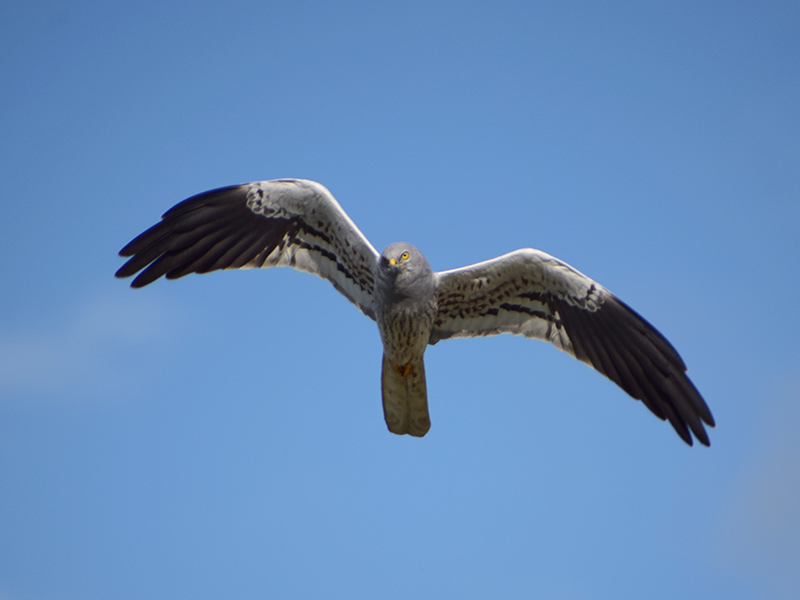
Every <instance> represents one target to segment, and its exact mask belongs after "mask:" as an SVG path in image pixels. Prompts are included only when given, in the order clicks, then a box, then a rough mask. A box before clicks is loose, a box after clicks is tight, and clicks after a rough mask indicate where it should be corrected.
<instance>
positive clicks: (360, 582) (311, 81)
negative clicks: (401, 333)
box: [0, 0, 800, 600]
mask: <svg viewBox="0 0 800 600" xmlns="http://www.w3.org/2000/svg"><path fill="white" fill-rule="evenodd" d="M2 17H3V18H2V19H0V83H2V85H0V106H2V110H0V181H2V187H3V190H4V194H3V200H2V201H1V202H0V254H1V255H2V256H3V258H4V260H2V263H0V280H2V282H3V284H2V291H1V292H0V600H41V599H57V600H61V599H73V598H74V599H94V598H97V599H100V598H103V599H105V598H118V599H125V598H137V599H138V598H143V597H147V598H176V597H178V598H180V597H192V598H219V597H236V598H265V597H271V598H280V597H295V598H301V597H309V598H310V597H326V598H408V597H411V596H413V597H419V598H460V599H463V598H487V597H503V598H547V599H550V598H552V599H592V598H614V599H621V598H622V599H625V598H636V599H639V598H656V599H660V598H664V599H666V598H670V599H671V598H675V597H683V598H699V597H703V598H707V599H717V598H719V599H722V598H724V599H740V598H741V599H745V598H796V597H798V594H799V593H800V568H798V565H800V545H798V544H797V540H798V539H800V508H798V506H800V503H799V502H798V498H799V497H800V436H798V435H797V432H796V423H797V422H798V420H800V350H798V345H797V341H796V339H797V338H796V336H797V334H798V328H799V327H800V319H798V317H797V298H798V297H800V284H799V283H798V275H800V268H798V256H800V234H799V233H798V232H799V231H800V111H798V108H797V107H798V106H800V68H798V65H800V36H798V34H797V33H798V30H800V5H798V4H797V3H796V2H770V1H766V2H759V3H755V2H750V3H747V2H681V1H677V2H676V1H674V0H673V1H670V2H648V3H646V4H645V3H636V2H613V3H596V2H584V3H580V2H559V3H537V2H527V3H498V2H493V3H488V2H487V3H479V2H451V3H443V2H430V1H429V2H419V3H416V2H404V3H394V4H391V5H390V4H388V3H384V4H378V3H368V2H363V3H314V2H297V1H295V2H286V3H273V2H263V3H241V2H226V3H219V4H214V3H194V4H191V5H190V4H188V3H172V2H163V1H161V2H153V3H144V2H142V3H131V4H128V5H121V4H118V3H107V2H102V3H101V2H59V3H47V2H44V3H43V2H28V3H25V4H24V6H23V5H22V3H15V5H14V6H11V5H7V6H5V7H4V8H3V9H2ZM278 177H303V178H308V179H314V180H317V181H320V182H321V183H323V184H324V185H326V186H327V187H328V188H329V189H330V190H331V191H332V193H333V194H334V195H335V196H336V197H337V199H338V200H339V202H340V203H341V204H342V206H343V207H344V209H345V210H346V211H347V212H348V214H349V215H350V216H351V217H352V219H353V220H354V221H355V222H356V223H357V225H358V226H359V228H360V229H361V230H362V231H363V232H364V233H365V234H366V235H367V236H368V237H369V238H370V240H371V241H372V243H373V244H374V245H375V246H376V247H377V248H378V249H379V250H380V249H382V248H383V247H384V246H386V245H387V244H389V243H391V242H394V241H400V240H403V241H408V242H411V243H413V244H414V245H416V246H417V247H419V248H420V249H421V250H422V251H423V252H424V253H425V255H426V256H427V258H428V259H429V261H430V263H431V265H432V266H433V268H434V269H436V270H445V269H450V268H455V267H459V266H463V265H465V264H469V263H473V262H477V261H480V260H484V259H487V258H490V257H494V256H497V255H500V254H503V253H505V252H508V251H511V250H514V249H516V248H521V247H534V248H539V249H541V250H544V251H546V252H549V253H551V254H553V255H555V256H557V257H559V258H561V259H563V260H565V261H567V262H569V263H571V264H572V265H573V266H575V267H576V268H578V269H580V270H581V271H583V272H584V273H586V274H587V275H589V276H590V277H593V278H594V279H596V280H598V281H599V282H601V283H602V284H603V285H605V286H606V287H608V288H609V289H610V290H612V291H613V292H614V293H615V294H617V295H618V296H619V297H620V298H622V299H623V300H624V301H626V302H627V303H628V304H630V305H631V306H633V307H634V308H635V309H636V310H637V311H638V312H640V313H641V314H643V315H644V316H645V317H646V318H647V319H648V320H649V321H650V322H652V323H653V324H654V325H655V326H656V327H657V328H658V329H659V330H660V331H661V332H662V333H664V335H666V336H667V338H668V339H669V340H670V341H671V342H672V343H673V344H674V345H675V346H676V347H677V349H678V350H679V352H680V353H681V355H682V356H683V358H684V360H685V361H686V363H687V365H688V366H689V374H690V376H691V378H692V380H693V381H694V382H695V384H696V385H697V387H698V388H699V389H700V391H701V392H702V393H703V395H704V397H705V398H706V400H707V402H708V404H709V405H710V407H711V409H712V411H713V413H714V416H715V418H716V419H717V423H718V427H717V428H716V429H714V430H712V431H711V432H710V434H711V440H712V446H711V448H703V447H698V446H696V447H694V448H689V447H687V446H685V445H684V444H683V443H682V442H681V441H680V439H679V438H678V437H677V436H676V435H675V433H674V432H673V431H672V429H671V427H670V426H669V425H668V424H665V423H662V422H661V421H659V420H658V419H656V418H655V417H653V416H652V415H651V414H650V413H649V412H648V411H647V410H646V409H645V407H644V406H642V405H641V404H640V403H638V402H634V401H633V400H631V399H630V398H628V397H627V396H626V395H625V394H624V393H623V392H622V391H621V390H620V389H618V388H617V387H616V386H614V385H613V384H611V383H610V382H608V381H607V380H605V379H604V378H603V377H602V376H600V375H598V374H597V373H595V372H593V371H592V370H590V369H588V368H586V367H585V366H583V365H582V364H580V363H578V362H577V361H574V360H572V359H571V358H569V357H568V356H566V355H565V354H563V353H559V352H557V351H556V350H554V349H553V348H550V347H548V346H546V345H545V344H541V343H538V342H534V341H530V340H525V339H520V338H515V337H513V336H501V337H496V338H491V339H475V340H456V341H448V342H443V343H441V344H438V345H437V346H435V347H432V348H430V349H429V351H428V353H427V355H426V364H427V376H428V392H429V398H430V406H431V416H432V421H433V427H432V429H431V431H430V433H429V434H428V435H427V436H426V437H425V438H423V439H412V438H409V437H408V436H403V437H398V436H394V435H391V434H390V433H388V432H387V431H386V428H385V425H384V423H383V418H382V409H381V402H380V387H379V382H380V358H381V346H380V340H379V336H378V332H377V328H376V327H375V324H374V323H373V322H372V321H370V320H369V319H367V318H365V317H363V315H361V314H360V313H359V312H358V310H356V309H355V308H353V307H352V306H351V305H350V304H349V303H348V302H347V301H346V300H345V299H344V298H343V297H342V296H340V295H339V294H337V293H336V291H335V290H334V289H333V288H332V287H331V286H330V285H329V284H328V283H327V282H324V281H322V280H320V279H317V278H315V277H311V276H308V275H306V274H301V273H297V272H294V271H292V270H289V269H273V270H271V271H247V272H223V273H213V274H209V275H204V276H196V275H194V276H189V277H186V278H184V279H181V280H178V281H169V282H167V281H163V280H160V281H158V282H156V283H155V284H154V285H151V286H149V287H147V288H145V289H143V290H131V289H130V288H129V287H128V285H127V282H126V281H120V280H115V279H114V278H113V273H114V271H115V270H116V269H117V268H118V267H119V266H120V265H121V264H122V260H121V259H119V258H118V257H117V255H116V254H117V252H118V251H119V249H120V248H122V246H123V245H124V244H125V243H127V242H128V241H129V240H130V239H131V238H132V237H134V236H135V235H137V234H138V233H140V232H141V231H143V230H144V229H145V228H147V227H149V226H150V225H152V224H153V223H155V222H156V220H157V219H158V217H159V216H160V215H161V214H162V213H163V212H164V211H165V210H166V209H168V208H169V207H170V206H172V205H173V204H175V203H177V202H178V201H180V200H182V199H183V198H186V197H188V196H191V195H193V194H195V193H199V192H202V191H204V190H207V189H210V188H214V187H220V186H223V185H228V184H234V183H242V182H247V181H252V180H257V179H272V178H278Z"/></svg>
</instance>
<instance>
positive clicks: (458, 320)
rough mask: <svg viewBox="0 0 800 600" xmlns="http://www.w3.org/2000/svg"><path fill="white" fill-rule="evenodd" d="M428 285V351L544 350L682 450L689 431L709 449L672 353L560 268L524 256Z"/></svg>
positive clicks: (692, 394)
mask: <svg viewBox="0 0 800 600" xmlns="http://www.w3.org/2000/svg"><path fill="white" fill-rule="evenodd" d="M436 277H437V289H436V297H437V301H438V305H439V308H438V314H437V317H436V319H435V321H434V329H433V332H432V333H431V338H430V343H431V344H435V343H436V342H438V341H439V340H444V339H448V338H457V337H473V336H481V335H495V334H498V333H514V334H518V335H524V336H525V337H530V338H536V339H539V340H543V341H546V342H550V343H552V344H553V345H554V346H555V347H556V348H558V349H559V350H564V351H565V352H568V353H569V354H571V355H572V356H574V357H575V358H577V359H579V360H581V361H583V362H585V363H586V364H588V365H589V366H591V367H593V368H595V369H597V370H598V371H600V373H602V374H603V375H605V376H606V377H608V378H609V379H611V381H613V382H614V383H616V384H617V385H619V386H620V387H621V388H622V389H623V390H625V391H626V392H627V393H628V394H630V395H631V396H633V397H634V398H636V399H638V400H641V401H642V402H644V403H645V405H646V406H647V407H648V408H649V409H650V410H651V411H652V412H653V413H654V414H655V415H656V416H658V417H659V418H660V419H662V420H664V419H669V421H670V423H672V426H673V427H674V428H675V430H676V431H677V432H678V435H680V436H681V438H683V440H684V441H686V443H688V444H689V445H691V444H692V437H691V434H690V433H689V429H691V431H692V433H694V435H695V437H696V438H697V439H698V440H699V441H700V442H701V443H702V444H705V445H706V446H707V445H709V441H708V435H707V434H706V431H705V429H704V428H703V424H702V422H701V421H704V422H705V423H706V424H708V425H710V426H712V427H713V426H714V419H713V417H712V416H711V411H710V410H709V409H708V406H707V405H706V403H705V402H704V401H703V399H702V397H701V396H700V394H699V392H698V391H697V389H696V388H695V387H694V385H693V384H692V382H691V381H690V380H689V378H688V377H687V376H686V366H685V365H684V363H683V361H682V360H681V357H680V356H679V355H678V353H677V352H676V351H675V349H674V348H673V347H672V345H671V344H670V343H669V342H668V341H667V340H666V339H665V338H664V337H663V336H662V335H661V334H660V333H659V332H658V331H656V330H655V328H654V327H653V326H652V325H650V324H649V323H648V322H647V321H645V320H644V319H643V318H642V317H640V316H639V315H638V314H636V313H635V312H634V311H633V310H632V309H631V308H629V307H628V306H627V305H625V304H624V303H623V302H621V301H620V300H618V299H617V298H616V297H615V296H614V295H613V294H611V292H609V291H608V290H606V289H605V288H604V287H603V286H601V285H600V284H598V283H596V282H594V281H592V280H591V279H589V278H588V277H586V276H585V275H583V274H582V273H580V272H579V271H577V270H575V269H573V268H572V267H570V266H569V265H568V264H566V263H564V262H562V261H560V260H558V259H556V258H554V257H552V256H550V255H548V254H545V253H544V252H539V251H538V250H532V249H530V248H528V249H524V250H517V251H515V252H511V253H509V254H506V255H504V256H500V257H498V258H495V259H493V260H488V261H485V262H481V263H478V264H475V265H471V266H468V267H464V268H462V269H454V270H452V271H443V272H441V273H437V275H436ZM687 426H688V427H687Z"/></svg>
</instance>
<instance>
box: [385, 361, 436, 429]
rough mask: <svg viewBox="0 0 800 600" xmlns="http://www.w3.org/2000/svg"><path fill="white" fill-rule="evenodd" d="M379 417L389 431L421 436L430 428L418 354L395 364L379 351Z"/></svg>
mask: <svg viewBox="0 0 800 600" xmlns="http://www.w3.org/2000/svg"><path fill="white" fill-rule="evenodd" d="M381 392H382V395H383V417H384V419H386V425H387V426H388V427H389V431H391V432H392V433H396V434H398V435H402V434H404V433H408V434H409V435H414V436H417V437H422V436H423V435H425V434H426V433H428V430H429V429H430V428H431V418H430V415H428V391H427V389H426V386H425V363H424V362H423V361H422V358H419V359H418V360H412V361H411V362H410V363H408V364H407V365H395V364H393V363H392V361H390V360H389V359H387V358H386V355H385V354H384V355H383V372H382V374H381Z"/></svg>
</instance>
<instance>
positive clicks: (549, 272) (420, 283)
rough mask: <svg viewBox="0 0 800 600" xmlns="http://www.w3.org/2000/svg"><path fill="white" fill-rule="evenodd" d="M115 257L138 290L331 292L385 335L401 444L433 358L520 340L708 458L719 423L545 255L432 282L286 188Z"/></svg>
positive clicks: (246, 199)
mask: <svg viewBox="0 0 800 600" xmlns="http://www.w3.org/2000/svg"><path fill="white" fill-rule="evenodd" d="M120 256H124V257H130V259H129V260H128V261H127V262H126V263H125V264H124V265H123V266H122V267H121V268H120V269H119V270H118V271H117V273H116V276H117V277H129V276H131V275H134V274H136V273H138V275H137V276H136V278H135V279H134V280H133V282H132V283H131V287H134V288H139V287H143V286H145V285H147V284H149V283H152V282H153V281H155V280H156V279H158V278H159V277H161V276H162V275H164V276H166V278H167V279H177V278H179V277H183V276H184V275H188V274H189V273H207V272H209V271H215V270H217V269H248V268H269V267H285V266H290V267H294V268H295V269H298V270H300V271H306V272H308V273H313V274H315V275H318V276H319V277H322V278H323V279H327V280H328V281H330V282H331V283H332V284H333V286H334V287H335V288H336V289H337V290H339V292H341V293H342V294H344V296H345V297H347V299H348V300H350V301H351V302H352V303H353V304H355V305H356V306H357V307H358V308H359V309H360V310H361V312H363V313H364V314H365V315H366V316H368V317H369V318H371V319H373V320H374V321H376V322H377V325H378V331H379V332H380V336H381V340H382V341H383V364H382V373H381V390H382V399H383V411H384V417H385V419H386V425H387V426H388V428H389V431H391V432H393V433H396V434H406V433H407V434H410V435H412V436H419V437H421V436H424V435H425V434H426V433H427V432H428V430H429V429H430V426H431V421H430V416H429V413H428V397H427V389H426V384H425V365H424V362H423V357H424V354H425V349H426V348H427V346H428V345H429V344H431V345H432V344H436V343H437V342H440V341H441V340H446V339H450V338H462V337H476V336H486V335H496V334H499V333H513V334H517V335H523V336H525V337H528V338H535V339H539V340H543V341H545V342H550V343H551V344H553V345H554V346H555V347H556V348H558V349H559V350H563V351H565V352H567V353H568V354H570V355H571V356H573V357H575V358H577V359H578V360H580V361H583V362H584V363H586V364H588V365H589V366H591V367H593V368H594V369H596V370H597V371H599V372H600V373H602V374H603V375H605V376H606V377H608V378H609V379H610V380H611V381H613V382H614V383H616V384H617V385H619V386H620V387H621V388H622V389H623V390H625V391H626V392H627V393H628V394H629V395H631V396H632V397H633V398H635V399H637V400H641V401H642V402H643V403H644V404H645V406H647V408H649V409H650V411H651V412H653V414H655V415H656V416H657V417H658V418H659V419H661V420H664V419H668V420H669V422H670V423H671V424H672V426H673V427H674V428H675V431H676V432H677V433H678V435H679V436H680V437H681V438H682V439H683V440H684V441H685V442H686V443H687V444H689V445H692V434H694V437H695V438H696V439H697V440H698V441H700V443H702V444H704V445H706V446H708V445H709V440H708V435H707V433H706V431H705V428H704V427H703V423H705V424H707V425H709V426H711V427H713V426H714V418H713V417H712V416H711V411H710V410H709V408H708V406H707V405H706V403H705V402H704V401H703V398H702V397H701V396H700V394H699V392H698V391H697V389H696V388H695V386H694V385H693V384H692V382H691V381H690V380H689V378H688V377H687V376H686V366H685V365H684V363H683V361H682V360H681V357H680V356H679V355H678V353H677V352H676V351H675V349H674V348H673V347H672V345H671V344H670V343H669V342H668V341H667V340H666V339H665V338H664V337H663V336H662V335H661V334H660V333H659V332H658V331H656V329H655V328H654V327H653V326H651V325H650V324H649V323H648V322H647V321H645V320H644V319H643V318H642V317H641V316H639V315H638V314H637V313H636V312H634V311H633V310H632V309H631V308H629V307H628V306H627V305H626V304H625V303H623V302H622V301H621V300H619V299H618V298H617V297H616V296H614V295H613V294H612V293H611V292H609V291H608V290H607V289H605V288H604V287H603V286H601V285H600V284H599V283H597V282H595V281H593V280H592V279H590V278H588V277H586V276H585V275H584V274H583V273H581V272H579V271H577V270H576V269H574V268H573V267H571V266H569V265H568V264H566V263H564V262H562V261H560V260H558V259H557V258H554V257H552V256H550V255H549V254H546V253H544V252H541V251H539V250H533V249H531V248H524V249H521V250H516V251H514V252H510V253H509V254H505V255H503V256H499V257H497V258H494V259H492V260H487V261H485V262H480V263H477V264H474V265H470V266H467V267H462V268H460V269H453V270H450V271H440V272H436V271H433V270H432V269H431V267H430V265H429V264H428V261H427V260H426V259H425V257H424V256H423V255H422V253H421V252H420V251H419V250H417V248H415V247H414V246H412V245H411V244H408V243H405V242H400V243H395V244H390V245H389V246H387V247H386V249H385V250H384V251H383V252H382V253H381V254H378V252H377V251H376V250H375V248H373V247H372V244H370V242H369V240H368V239H367V238H366V237H365V236H364V234H362V233H361V231H359V229H358V227H356V225H355V223H353V221H351V220H350V218H349V217H348V216H347V214H346V213H345V212H344V210H342V208H341V206H339V203H338V202H337V201H336V200H335V198H334V197H333V195H332V194H331V193H330V192H329V191H328V190H327V189H326V188H325V187H324V186H322V185H321V184H319V183H316V182H314V181H308V180H303V179H277V180H272V181H257V182H253V183H247V184H242V185H235V186H230V187H225V188H220V189H217V190H212V191H209V192H204V193H202V194H198V195H197V196H193V197H191V198H189V199H187V200H184V201H183V202H181V203H179V204H177V205H175V206H174V207H173V208H171V209H169V210H168V211H167V212H166V213H164V215H163V216H162V217H161V221H160V222H159V223H157V224H156V225H154V226H153V227H151V228H150V229H148V230H147V231H145V232H144V233H142V234H141V235H139V236H138V237H136V238H135V239H134V240H133V241H131V242H130V243H129V244H128V245H127V246H125V247H124V248H123V249H122V250H121V251H120ZM140 271H141V272H140ZM690 431H691V433H690Z"/></svg>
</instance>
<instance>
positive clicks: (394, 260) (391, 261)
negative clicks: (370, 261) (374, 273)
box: [389, 258, 397, 266]
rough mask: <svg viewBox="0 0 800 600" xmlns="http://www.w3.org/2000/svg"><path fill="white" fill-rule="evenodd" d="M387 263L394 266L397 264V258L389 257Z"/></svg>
mask: <svg viewBox="0 0 800 600" xmlns="http://www.w3.org/2000/svg"><path fill="white" fill-rule="evenodd" d="M389 264H390V265H392V266H395V265H396V264H397V260H396V259H394V258H390V259H389Z"/></svg>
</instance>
